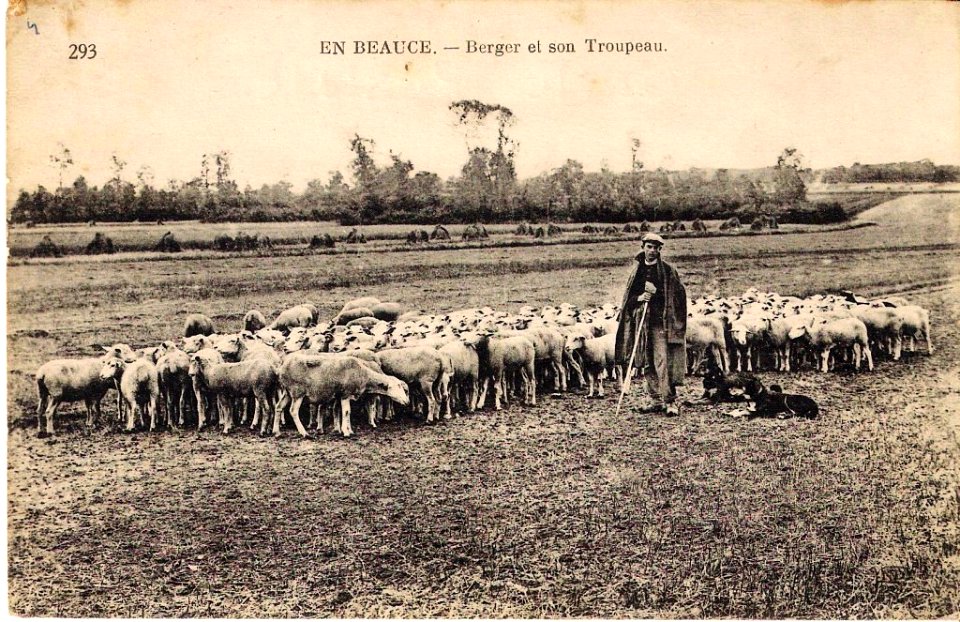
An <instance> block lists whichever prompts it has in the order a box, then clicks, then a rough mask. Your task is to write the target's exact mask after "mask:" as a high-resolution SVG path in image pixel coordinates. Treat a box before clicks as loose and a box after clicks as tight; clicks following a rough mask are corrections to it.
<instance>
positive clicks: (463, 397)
mask: <svg viewBox="0 0 960 622" xmlns="http://www.w3.org/2000/svg"><path fill="white" fill-rule="evenodd" d="M477 341H478V338H477V337H476V336H475V335H474V336H473V337H472V338H471V337H469V336H465V335H461V338H460V339H457V340H455V341H451V342H450V343H447V344H445V345H443V346H440V348H439V349H438V350H437V351H438V352H440V353H441V354H446V355H447V356H449V357H450V362H451V366H452V369H453V375H452V377H451V379H450V390H449V393H450V397H449V399H447V401H446V414H447V416H448V417H449V416H450V415H451V411H452V405H451V402H453V401H456V402H457V404H458V406H459V407H460V408H463V409H465V410H466V411H467V412H473V411H475V410H476V409H477V397H478V395H479V393H480V357H479V355H478V354H477ZM454 398H456V399H454Z"/></svg>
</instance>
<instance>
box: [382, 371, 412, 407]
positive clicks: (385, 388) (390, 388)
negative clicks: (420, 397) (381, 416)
mask: <svg viewBox="0 0 960 622" xmlns="http://www.w3.org/2000/svg"><path fill="white" fill-rule="evenodd" d="M384 378H385V379H384V380H383V381H381V383H380V386H378V387H377V389H378V390H376V391H374V392H375V393H380V394H382V395H386V396H387V397H389V398H390V399H391V400H393V401H394V402H397V403H398V404H400V405H401V406H407V405H409V404H410V389H409V387H408V386H407V383H406V382H404V381H403V380H400V379H399V378H396V377H394V376H387V375H386V374H384Z"/></svg>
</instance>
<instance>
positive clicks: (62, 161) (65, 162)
mask: <svg viewBox="0 0 960 622" xmlns="http://www.w3.org/2000/svg"><path fill="white" fill-rule="evenodd" d="M57 145H59V147H60V149H59V151H57V153H55V154H53V155H52V156H50V162H52V163H53V164H54V165H55V166H56V167H57V170H58V175H59V185H58V186H57V190H60V191H62V190H63V173H64V171H66V170H67V169H68V168H69V167H71V166H73V156H72V155H71V154H70V150H69V149H67V148H66V147H64V145H63V143H57Z"/></svg>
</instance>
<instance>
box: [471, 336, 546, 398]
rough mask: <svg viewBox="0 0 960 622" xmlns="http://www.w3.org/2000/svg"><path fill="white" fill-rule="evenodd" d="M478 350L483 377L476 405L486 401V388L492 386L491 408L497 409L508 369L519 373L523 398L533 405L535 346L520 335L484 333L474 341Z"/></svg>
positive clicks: (504, 393) (535, 380)
mask: <svg viewBox="0 0 960 622" xmlns="http://www.w3.org/2000/svg"><path fill="white" fill-rule="evenodd" d="M477 354H478V355H479V356H480V377H481V379H482V380H481V390H480V399H479V400H478V401H477V407H478V408H479V407H481V406H483V404H484V403H485V402H486V397H487V392H488V391H489V390H490V389H492V392H493V405H494V408H495V409H496V410H500V408H501V407H500V401H501V398H502V397H506V390H505V388H506V379H507V376H508V374H510V373H511V372H516V373H518V374H519V375H520V386H521V392H522V395H523V401H524V402H526V403H528V404H531V405H536V403H537V376H536V349H535V348H534V346H533V343H532V342H531V341H530V339H528V338H527V337H524V336H522V335H514V336H507V337H501V336H497V335H495V334H494V335H490V334H483V335H482V336H481V337H480V339H479V340H478V342H477Z"/></svg>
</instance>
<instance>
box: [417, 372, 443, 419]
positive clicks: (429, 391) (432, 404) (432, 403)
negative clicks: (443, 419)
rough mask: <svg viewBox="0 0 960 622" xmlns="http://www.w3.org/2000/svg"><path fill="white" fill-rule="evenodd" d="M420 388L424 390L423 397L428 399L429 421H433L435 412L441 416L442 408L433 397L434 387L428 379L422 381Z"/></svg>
mask: <svg viewBox="0 0 960 622" xmlns="http://www.w3.org/2000/svg"><path fill="white" fill-rule="evenodd" d="M420 390H421V391H423V397H424V398H426V400H427V423H433V419H434V413H435V412H436V414H437V417H438V418H439V416H440V408H439V406H438V405H437V404H436V400H434V399H433V387H432V386H431V383H430V382H428V381H427V380H421V381H420Z"/></svg>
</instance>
